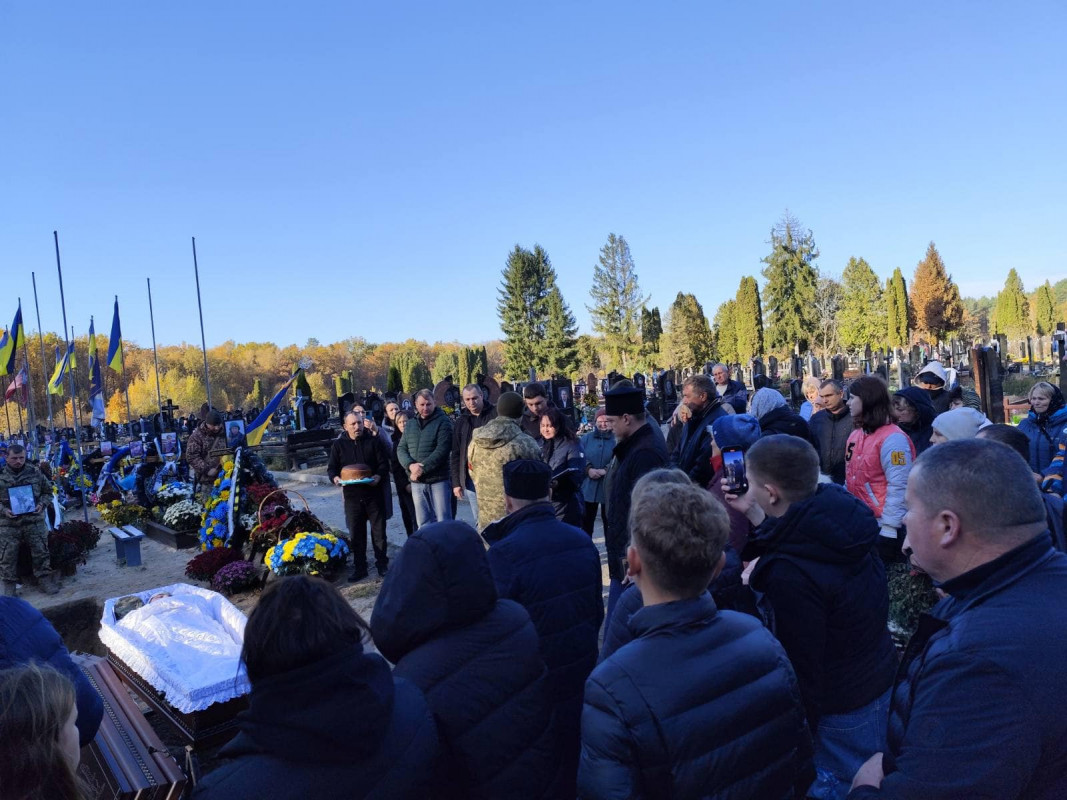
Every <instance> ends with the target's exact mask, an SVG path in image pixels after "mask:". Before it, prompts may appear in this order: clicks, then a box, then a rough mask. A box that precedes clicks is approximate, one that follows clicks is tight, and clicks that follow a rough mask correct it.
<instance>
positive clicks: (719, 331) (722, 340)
mask: <svg viewBox="0 0 1067 800" xmlns="http://www.w3.org/2000/svg"><path fill="white" fill-rule="evenodd" d="M736 308H737V301H736V300H727V301H726V302H725V303H723V304H722V305H720V306H719V309H718V310H717V311H716V312H715V321H714V328H715V352H716V355H717V357H718V359H719V361H722V362H723V363H724V364H736V363H738V362H739V361H740V360H741V356H740V355H739V354H738V352H737V320H736V314H735V309H736Z"/></svg>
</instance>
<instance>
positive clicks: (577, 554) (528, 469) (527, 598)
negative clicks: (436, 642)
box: [482, 459, 604, 797]
mask: <svg viewBox="0 0 1067 800" xmlns="http://www.w3.org/2000/svg"><path fill="white" fill-rule="evenodd" d="M551 482H552V470H551V469H550V468H549V466H548V464H546V463H544V462H543V461H533V460H530V459H520V460H518V461H511V462H509V463H508V464H506V465H505V466H504V498H505V503H506V507H507V511H508V515H507V516H506V517H504V519H502V520H500V521H499V522H494V523H493V524H491V525H489V526H488V527H487V528H486V529H485V530H484V531H482V536H483V537H485V540H486V541H487V542H489V553H488V557H489V569H490V570H491V571H492V573H493V581H494V583H495V584H496V590H497V594H499V595H500V596H501V597H504V598H507V599H509V600H515V601H516V602H518V603H519V604H521V605H522V606H524V607H525V608H526V610H527V611H528V612H529V614H530V618H531V619H532V620H533V624H534V627H535V628H536V629H537V635H538V637H539V639H540V642H541V655H542V656H543V657H544V659H545V666H547V667H548V682H549V687H550V689H551V691H552V696H553V700H554V702H555V708H556V725H557V728H558V731H559V741H560V758H561V765H562V766H561V772H560V778H559V780H560V784H559V786H558V787H557V788H558V791H557V792H555V793H554V795H555V796H557V797H574V785H575V780H576V776H577V772H578V729H579V720H580V718H581V712H582V690H583V687H584V686H585V680H586V678H588V677H589V673H590V672H592V670H593V667H594V666H596V661H597V637H598V634H599V632H600V623H601V622H602V621H603V619H604V603H603V599H602V592H603V583H602V579H601V569H600V553H599V552H598V551H597V549H596V545H594V544H593V542H592V540H591V539H590V538H589V537H588V536H587V535H586V534H585V532H584V531H583V530H582V529H581V528H576V527H574V526H573V525H567V524H566V523H564V522H560V521H559V520H558V519H556V512H555V508H554V507H553V505H552V503H551V501H550V495H551Z"/></svg>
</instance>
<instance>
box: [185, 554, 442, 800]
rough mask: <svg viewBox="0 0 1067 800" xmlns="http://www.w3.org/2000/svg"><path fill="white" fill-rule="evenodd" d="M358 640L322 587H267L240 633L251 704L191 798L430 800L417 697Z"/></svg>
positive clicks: (361, 635) (427, 720)
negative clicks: (386, 799)
mask: <svg viewBox="0 0 1067 800" xmlns="http://www.w3.org/2000/svg"><path fill="white" fill-rule="evenodd" d="M364 641H368V642H369V641H370V637H369V635H368V634H367V627H366V624H365V623H364V622H363V620H362V619H360V617H359V615H358V614H356V612H355V611H353V610H352V607H351V606H350V605H349V604H348V601H346V600H345V599H344V598H343V597H341V595H340V593H339V592H338V591H337V590H336V589H334V588H333V586H331V585H330V584H329V583H327V582H326V581H324V580H322V579H321V578H309V577H307V576H304V575H294V576H291V577H287V578H282V579H281V580H278V581H276V582H275V583H273V584H271V585H270V586H269V587H268V588H267V591H265V592H264V593H263V596H262V598H260V601H259V604H258V605H257V606H256V607H255V609H254V610H253V611H252V614H251V615H250V616H249V618H248V625H247V626H246V627H245V638H244V648H243V651H242V653H241V659H242V661H243V662H244V664H245V666H246V668H247V669H248V678H249V680H250V681H251V683H252V693H251V695H250V696H249V705H248V710H247V711H245V712H244V713H242V714H241V717H240V727H239V729H238V733H237V736H235V737H234V738H233V739H232V740H231V741H230V743H229V744H227V745H226V746H225V747H224V748H223V749H222V751H221V752H220V753H219V755H220V756H221V757H222V758H230V759H233V760H232V761H230V762H229V763H228V764H226V765H225V766H223V767H220V768H219V769H217V770H215V771H214V772H212V773H211V774H209V775H208V776H206V777H205V778H204V779H203V780H202V781H201V782H200V784H199V785H198V786H197V787H196V790H195V792H194V793H193V797H194V798H195V799H196V800H266V799H267V798H296V797H331V798H337V799H338V800H356V799H357V798H371V797H375V798H377V797H389V798H410V800H421V798H425V797H428V796H429V794H430V791H431V787H432V779H433V764H434V762H435V761H436V759H437V755H438V744H437V732H436V728H435V725H434V721H433V716H432V715H431V713H430V709H429V707H428V706H427V704H426V698H425V697H424V696H423V694H422V692H421V691H420V690H419V689H418V688H417V687H416V686H414V685H413V684H412V683H410V682H409V681H405V680H400V679H396V678H394V676H392V675H391V674H390V673H389V665H388V664H386V663H385V660H384V659H383V658H382V657H381V656H379V655H377V654H375V653H369V652H365V651H364V649H363V642H364Z"/></svg>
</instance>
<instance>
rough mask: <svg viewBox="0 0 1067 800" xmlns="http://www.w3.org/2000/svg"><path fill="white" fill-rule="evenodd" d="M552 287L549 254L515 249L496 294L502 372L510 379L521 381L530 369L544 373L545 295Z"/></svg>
mask: <svg viewBox="0 0 1067 800" xmlns="http://www.w3.org/2000/svg"><path fill="white" fill-rule="evenodd" d="M554 284H555V273H554V271H553V269H552V264H551V262H550V261H549V260H548V253H546V252H545V251H544V249H542V247H541V246H540V245H534V248H533V250H526V249H525V248H523V247H520V246H519V245H515V249H514V250H512V251H511V252H510V253H509V254H508V259H507V263H506V264H505V265H504V269H503V279H502V280H501V282H500V288H499V290H498V292H497V293H498V295H499V297H498V300H497V313H498V314H499V315H500V330H501V332H502V333H503V334H504V365H503V368H504V373H505V374H506V375H507V376H508V377H510V378H513V379H521V378H524V377H525V376H526V374H527V372H528V370H529V368H530V367H534V368H535V369H537V370H538V371H543V370H544V369H545V366H546V364H545V351H544V340H545V326H546V325H547V323H548V294H549V292H550V291H551V289H552V286H553V285H554Z"/></svg>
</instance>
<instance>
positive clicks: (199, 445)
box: [185, 422, 226, 482]
mask: <svg viewBox="0 0 1067 800" xmlns="http://www.w3.org/2000/svg"><path fill="white" fill-rule="evenodd" d="M225 448H226V436H225V435H224V434H223V433H222V432H221V431H220V432H219V433H218V434H216V435H214V436H212V435H211V434H210V433H208V432H207V430H206V429H205V428H204V423H202V422H201V423H200V424H199V425H198V426H197V428H196V430H195V431H193V432H192V433H191V434H189V441H188V442H186V444H185V460H186V461H187V462H188V463H189V467H190V469H192V470H193V471H195V472H196V474H197V477H198V478H199V479H200V481H201V482H203V481H204V480H205V479H206V477H207V473H208V471H209V470H212V469H215V468H217V467H218V466H219V462H220V461H221V460H222V457H221V456H218V455H214V456H213V455H211V451H212V450H223V449H225Z"/></svg>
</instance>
